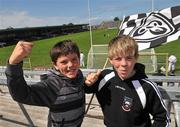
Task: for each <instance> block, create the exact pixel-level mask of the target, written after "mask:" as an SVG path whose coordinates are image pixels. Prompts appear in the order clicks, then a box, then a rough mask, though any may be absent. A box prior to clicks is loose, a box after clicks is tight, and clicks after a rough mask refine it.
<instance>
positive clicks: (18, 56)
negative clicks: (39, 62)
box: [9, 41, 33, 64]
mask: <svg viewBox="0 0 180 127" xmlns="http://www.w3.org/2000/svg"><path fill="white" fill-rule="evenodd" d="M32 47H33V43H31V42H25V41H19V42H18V43H17V44H16V47H15V48H14V50H13V52H12V54H11V56H10V58H9V64H17V63H20V62H21V61H22V60H23V59H24V58H26V57H28V56H29V54H30V53H31V51H32Z"/></svg>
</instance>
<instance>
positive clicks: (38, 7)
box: [0, 0, 180, 29]
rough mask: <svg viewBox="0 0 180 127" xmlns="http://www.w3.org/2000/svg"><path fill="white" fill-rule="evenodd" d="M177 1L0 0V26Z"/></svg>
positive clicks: (97, 17)
mask: <svg viewBox="0 0 180 127" xmlns="http://www.w3.org/2000/svg"><path fill="white" fill-rule="evenodd" d="M178 5H180V0H0V29H6V28H10V27H13V28H24V27H40V26H56V25H63V24H69V23H73V24H84V23H85V24H88V23H90V24H92V25H97V24H100V23H101V22H102V21H110V20H113V19H114V18H115V17H118V18H119V19H122V18H123V16H128V15H132V14H138V13H147V12H151V11H152V10H154V11H156V10H160V9H164V8H168V7H172V6H178Z"/></svg>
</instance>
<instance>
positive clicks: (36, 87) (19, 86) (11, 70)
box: [5, 40, 85, 127]
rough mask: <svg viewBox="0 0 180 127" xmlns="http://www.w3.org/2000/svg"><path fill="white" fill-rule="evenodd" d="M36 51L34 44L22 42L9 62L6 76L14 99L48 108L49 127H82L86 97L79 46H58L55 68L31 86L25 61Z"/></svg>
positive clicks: (67, 43) (68, 42)
mask: <svg viewBox="0 0 180 127" xmlns="http://www.w3.org/2000/svg"><path fill="white" fill-rule="evenodd" d="M32 47H33V44H32V43H30V42H24V41H19V42H18V43H17V45H16V47H15V48H14V51H13V52H12V54H11V56H10V58H9V61H8V64H7V69H6V72H5V73H6V76H7V84H8V88H9V91H10V94H11V96H12V98H13V99H14V100H15V101H18V102H20V103H24V104H29V105H36V106H46V107H48V108H49V116H48V127H80V126H81V123H82V121H83V118H84V110H85V94H84V89H83V84H84V77H83V75H82V72H81V71H80V70H79V67H80V61H79V59H80V52H79V48H78V46H77V45H76V44H75V43H74V42H72V41H71V40H64V41H61V42H58V43H57V44H55V45H54V47H53V48H52V49H51V51H50V56H51V60H52V64H53V67H54V68H53V69H51V70H50V71H49V72H48V75H47V76H46V78H45V79H43V80H42V81H40V82H38V83H36V84H33V85H27V83H26V81H25V79H24V76H23V69H22V66H23V62H22V61H23V59H24V58H25V57H27V56H29V54H30V53H31V50H32Z"/></svg>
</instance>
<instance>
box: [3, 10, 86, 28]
mask: <svg viewBox="0 0 180 127" xmlns="http://www.w3.org/2000/svg"><path fill="white" fill-rule="evenodd" d="M87 22H88V19H87V18H84V19H79V17H76V16H71V17H58V16H54V17H35V16H31V15H29V14H28V13H27V12H26V11H21V12H18V11H0V29H6V28H8V27H13V28H23V27H39V26H54V25H62V24H68V23H74V24H80V23H87Z"/></svg>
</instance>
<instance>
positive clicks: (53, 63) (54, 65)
mask: <svg viewBox="0 0 180 127" xmlns="http://www.w3.org/2000/svg"><path fill="white" fill-rule="evenodd" d="M52 65H53V67H54V68H55V69H56V70H58V68H57V66H56V63H55V62H52Z"/></svg>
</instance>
